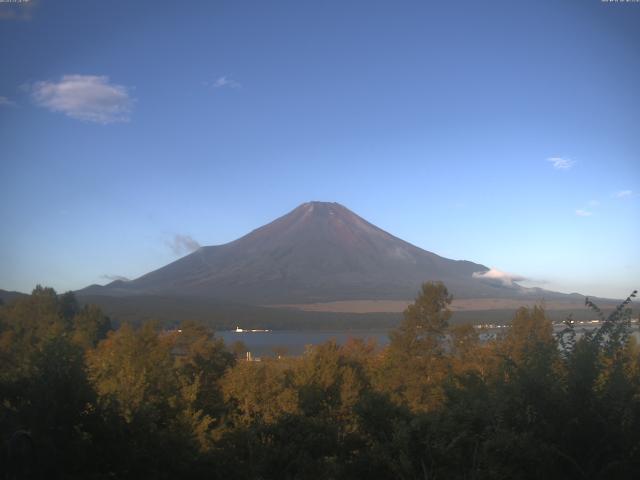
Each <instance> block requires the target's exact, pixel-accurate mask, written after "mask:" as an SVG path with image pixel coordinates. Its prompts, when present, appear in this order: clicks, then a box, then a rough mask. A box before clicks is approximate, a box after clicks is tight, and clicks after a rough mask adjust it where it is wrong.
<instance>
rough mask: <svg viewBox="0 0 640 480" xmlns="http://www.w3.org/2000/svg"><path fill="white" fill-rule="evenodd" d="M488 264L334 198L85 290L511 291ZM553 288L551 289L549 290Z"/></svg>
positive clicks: (304, 298)
mask: <svg viewBox="0 0 640 480" xmlns="http://www.w3.org/2000/svg"><path fill="white" fill-rule="evenodd" d="M487 270H488V269H487V267H485V266H484V265H480V264H477V263H473V262H468V261H458V260H450V259H447V258H443V257H440V256H438V255H436V254H434V253H431V252H428V251H426V250H422V249H421V248H418V247H416V246H414V245H411V244H410V243H407V242H405V241H403V240H401V239H399V238H397V237H394V236H393V235H391V234H389V233H387V232H385V231H384V230H381V229H380V228H378V227H376V226H375V225H372V224H371V223H369V222H367V221H366V220H364V219H363V218H361V217H359V216H358V215H356V214H355V213H353V212H351V211H350V210H348V209H347V208H345V207H343V206H342V205H340V204H337V203H325V202H310V203H305V204H302V205H300V206H299V207H297V208H296V209H294V210H293V211H291V212H290V213H288V214H286V215H284V216H282V217H280V218H278V219H276V220H275V221H273V222H271V223H269V224H267V225H265V226H263V227H260V228H258V229H256V230H254V231H252V232H251V233H249V234H247V235H245V236H244V237H241V238H239V239H238V240H235V241H233V242H230V243H227V244H224V245H219V246H210V247H202V248H200V249H198V250H197V251H195V252H193V253H191V254H190V255H187V256H185V257H183V258H181V259H179V260H177V261H175V262H173V263H170V264H169V265H166V266H164V267H162V268H159V269H158V270H155V271H153V272H150V273H148V274H146V275H143V276H142V277H139V278H137V279H135V280H132V281H129V282H123V281H116V282H112V283H110V284H108V285H106V286H97V285H93V286H90V287H87V288H86V289H84V290H81V291H79V292H78V293H79V294H83V295H89V294H90V295H108V296H128V295H159V294H160V295H168V294H170V295H176V296H195V297H203V298H209V299H221V300H228V301H239V302H245V303H253V304H278V303H305V302H325V301H335V300H350V299H407V298H413V296H414V295H415V294H416V292H417V291H418V288H419V286H420V284H421V283H422V282H424V281H427V280H441V281H443V282H445V284H446V285H447V286H448V287H449V289H450V290H451V291H452V292H453V293H454V295H455V296H456V297H457V298H465V297H466V298H477V297H484V298H487V297H490V298H516V297H520V296H522V295H526V290H527V289H523V288H522V287H520V286H518V285H517V284H513V285H509V286H505V285H500V284H498V285H496V284H491V283H488V282H485V281H483V280H480V279H478V278H474V277H473V273H475V272H485V271H487ZM549 293H550V292H549Z"/></svg>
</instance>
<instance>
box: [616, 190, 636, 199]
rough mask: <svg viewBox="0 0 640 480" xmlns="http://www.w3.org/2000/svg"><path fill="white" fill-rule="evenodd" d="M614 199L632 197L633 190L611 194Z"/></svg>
mask: <svg viewBox="0 0 640 480" xmlns="http://www.w3.org/2000/svg"><path fill="white" fill-rule="evenodd" d="M613 196H614V197H616V198H628V197H631V196H633V190H620V191H618V192H616V193H614V194H613Z"/></svg>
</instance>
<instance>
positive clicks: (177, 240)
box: [167, 234, 200, 255]
mask: <svg viewBox="0 0 640 480" xmlns="http://www.w3.org/2000/svg"><path fill="white" fill-rule="evenodd" d="M167 245H168V246H169V248H170V249H171V251H172V252H173V253H174V254H175V255H184V254H185V253H191V252H195V251H196V250H198V249H199V248H200V243H198V241H197V240H195V239H194V238H193V237H191V236H190V235H181V234H176V235H174V236H173V238H172V239H171V241H169V242H167Z"/></svg>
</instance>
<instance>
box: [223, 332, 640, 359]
mask: <svg viewBox="0 0 640 480" xmlns="http://www.w3.org/2000/svg"><path fill="white" fill-rule="evenodd" d="M562 328H564V326H560V325H556V326H554V331H555V332H557V331H558V330H560V329H562ZM592 328H593V327H590V326H577V327H576V332H577V333H578V335H580V334H581V332H583V331H585V330H591V329H592ZM505 330H506V329H505V328H490V329H484V330H482V332H481V333H480V338H481V339H482V340H488V339H490V338H492V337H493V336H494V335H496V334H499V333H501V332H504V331H505ZM633 335H634V336H635V337H636V339H637V340H638V341H640V333H639V332H638V326H637V325H634V326H633ZM216 336H217V337H219V338H222V339H223V340H224V342H225V343H226V344H227V346H229V347H230V346H231V345H232V344H233V343H234V342H237V341H241V342H244V344H245V345H246V346H247V351H249V352H251V354H252V355H253V356H255V357H263V356H274V350H275V349H276V348H284V349H285V351H286V354H287V355H301V354H302V353H304V350H305V347H306V346H307V345H319V344H321V343H324V342H326V341H329V340H335V342H336V343H337V344H338V345H342V344H344V343H345V342H346V341H347V340H348V339H349V338H362V339H365V340H373V341H375V342H376V343H377V345H378V346H379V347H384V346H385V345H387V344H388V343H389V330H327V331H316V330H309V331H296V330H272V331H269V332H242V333H238V332H235V331H228V330H227V331H219V332H216Z"/></svg>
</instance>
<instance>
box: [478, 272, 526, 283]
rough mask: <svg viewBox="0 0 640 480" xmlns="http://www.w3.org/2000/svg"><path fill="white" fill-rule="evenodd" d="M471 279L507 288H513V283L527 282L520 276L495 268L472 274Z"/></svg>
mask: <svg viewBox="0 0 640 480" xmlns="http://www.w3.org/2000/svg"><path fill="white" fill-rule="evenodd" d="M473 278H478V279H480V280H484V281H488V282H490V283H494V284H500V285H504V286H507V287H512V286H514V282H524V281H526V280H527V278H526V277H523V276H522V275H516V274H513V273H507V272H503V271H501V270H498V269H497V268H490V269H489V270H487V271H485V272H475V273H474V274H473Z"/></svg>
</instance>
